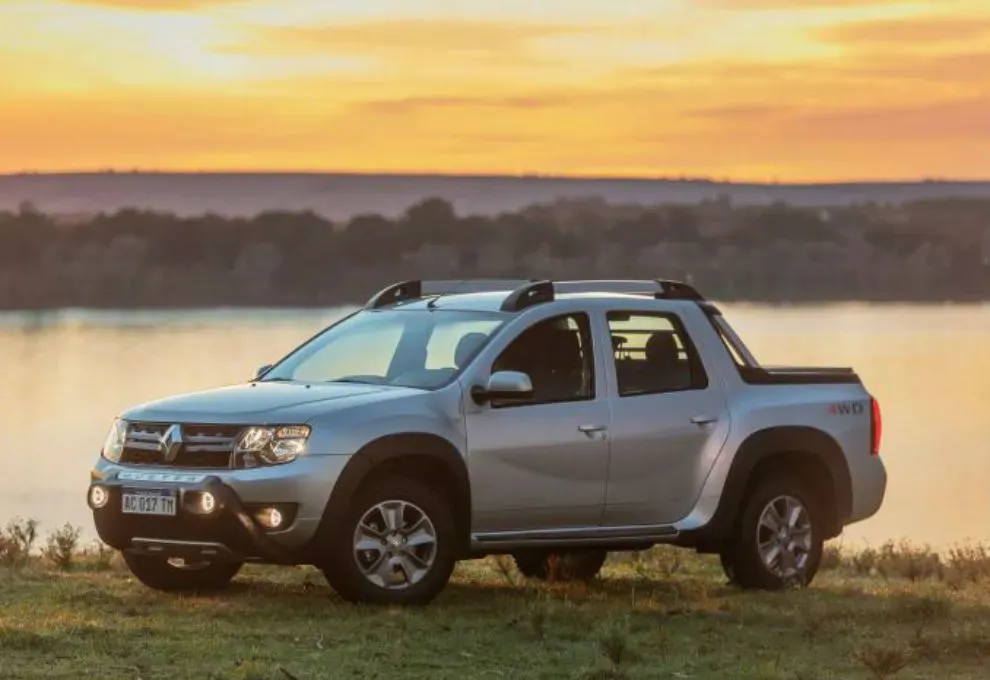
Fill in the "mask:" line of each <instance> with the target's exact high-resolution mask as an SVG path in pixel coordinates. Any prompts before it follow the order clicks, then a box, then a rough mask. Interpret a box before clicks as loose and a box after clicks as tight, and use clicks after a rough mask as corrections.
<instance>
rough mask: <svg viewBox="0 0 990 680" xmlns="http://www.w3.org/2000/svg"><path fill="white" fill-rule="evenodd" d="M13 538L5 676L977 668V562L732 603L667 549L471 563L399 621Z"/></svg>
mask: <svg viewBox="0 0 990 680" xmlns="http://www.w3.org/2000/svg"><path fill="white" fill-rule="evenodd" d="M14 524H17V523H14ZM14 524H12V525H10V526H8V529H7V530H3V531H0V565H2V566H0V659H2V666H0V676H2V677H4V678H41V677H46V678H101V679H102V678H127V679H130V680H134V679H135V678H142V679H143V680H151V679H153V678H231V679H240V680H247V679H259V680H260V679H279V680H293V679H298V680H304V679H311V678H400V677H401V678H430V679H433V678H437V679H441V678H511V679H516V678H520V679H523V678H574V679H577V680H585V679H588V680H590V679H594V678H601V679H613V680H623V679H628V680H634V679H637V678H733V679H744V678H760V679H763V678H786V679H790V680H811V679H823V678H879V679H885V678H898V679H903V678H983V677H986V670H985V669H986V667H987V665H988V664H990V556H988V554H987V552H986V551H985V550H983V549H981V548H969V549H966V550H962V551H956V552H950V553H949V554H947V555H945V556H943V555H939V554H936V553H933V552H931V551H929V550H926V549H923V548H914V547H911V546H907V545H893V544H890V545H886V546H882V547H881V548H879V549H875V550H873V551H872V552H871V553H870V554H869V555H868V556H865V557H864V554H863V553H856V554H844V553H842V552H841V551H839V550H837V549H835V548H831V547H830V549H829V551H828V554H827V556H826V557H827V559H826V562H825V567H826V568H825V569H824V570H823V571H822V572H821V573H820V575H819V577H818V579H816V581H815V582H814V584H813V586H812V587H810V588H807V589H801V590H792V591H788V592H782V593H749V592H742V591H740V590H738V589H737V588H734V587H732V586H729V585H727V584H726V583H725V579H724V578H723V576H722V574H721V570H720V569H719V566H718V562H717V559H712V558H711V557H708V556H698V555H695V554H693V553H691V552H688V551H683V550H677V549H674V548H656V549H653V550H651V551H647V552H643V553H635V554H629V553H624V554H616V555H613V556H612V558H611V559H610V560H609V562H608V563H607V564H606V566H605V569H604V570H603V574H602V578H601V579H600V580H598V581H595V582H593V583H591V584H581V583H570V584H568V583H549V584H546V583H534V582H532V581H528V580H526V579H523V578H522V577H520V576H519V574H518V573H517V572H515V571H514V570H513V569H512V567H511V566H510V564H511V563H510V562H508V561H507V560H505V559H496V558H488V559H486V560H478V561H473V562H465V563H462V564H460V565H459V566H458V569H457V571H456V573H455V576H454V579H453V580H452V582H451V583H450V585H449V587H448V588H447V590H446V591H445V592H444V593H443V594H442V595H441V596H440V597H439V598H438V599H437V600H436V601H435V602H434V603H433V604H432V605H430V606H428V607H425V608H421V609H408V610H407V609H399V608H375V607H367V606H358V605H351V604H346V603H344V602H343V601H341V600H340V598H338V597H337V596H336V595H335V594H334V593H333V591H331V590H330V589H329V588H328V587H327V586H326V585H325V583H324V582H323V579H322V576H321V575H320V574H319V572H317V571H316V570H315V569H312V568H309V567H298V568H275V567H260V566H253V567H246V568H245V569H244V570H243V572H242V573H241V575H240V576H239V577H238V579H237V580H236V581H235V582H234V584H233V585H232V586H231V588H230V589H229V590H228V591H226V592H225V593H223V594H219V595H211V596H192V595H187V596H178V595H168V594H162V593H157V592H155V591H151V590H148V589H147V588H145V587H143V586H141V585H140V584H139V583H137V582H136V581H135V580H134V579H133V578H132V577H131V576H130V575H129V573H128V572H127V571H126V569H124V568H123V567H122V564H121V562H120V559H119V557H118V556H116V555H114V554H112V553H109V552H107V551H106V550H105V549H102V548H100V547H98V546H92V547H89V548H82V547H80V546H79V545H78V535H75V538H74V540H70V539H72V531H73V530H72V528H71V527H64V528H63V529H61V530H59V531H57V532H55V534H53V535H50V536H49V537H48V540H47V542H45V543H44V546H43V547H42V548H41V549H40V550H35V551H31V550H27V551H26V552H27V553H28V554H27V555H26V556H25V554H24V553H25V551H24V550H23V548H24V547H25V546H23V545H22V546H20V548H18V547H16V544H17V541H18V539H17V538H11V537H12V536H15V535H17V532H16V531H12V529H11V527H13V526H14ZM20 528H21V529H22V530H23V529H24V523H20ZM29 533H30V532H27V531H22V532H21V534H20V535H21V536H22V537H23V538H26V537H28V534H29ZM34 533H35V534H36V532H34ZM35 538H37V536H36V535H35ZM33 540H34V539H32V541H33ZM10 545H15V547H14V548H12V549H11V548H10V547H9V546H10ZM8 555H14V556H15V557H16V559H10V560H8V559H7V557H6V556H8Z"/></svg>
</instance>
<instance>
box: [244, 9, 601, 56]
mask: <svg viewBox="0 0 990 680" xmlns="http://www.w3.org/2000/svg"><path fill="white" fill-rule="evenodd" d="M580 30H581V29H580V28H578V27H574V26H567V25H556V24H532V23H522V22H507V21H506V22H500V21H483V20H452V19H404V20H381V21H368V22H361V23H351V24H334V25H324V26H289V27H277V28H267V29H262V30H259V31H256V32H255V33H254V34H252V35H250V36H249V37H248V39H247V40H246V41H245V42H243V43H241V44H239V45H236V46H230V47H228V48H227V49H228V50H229V51H231V52H244V53H248V54H255V55H282V56H285V55H334V54H336V55H342V54H349V55H361V56H368V55H378V56H389V57H395V58H401V59H408V58H410V57H413V58H416V59H421V60H422V59H425V60H429V61H439V60H447V59H451V58H468V59H486V60H496V61H503V62H505V61H514V60H519V59H523V60H526V61H534V62H535V61H539V58H538V57H537V56H536V53H535V52H534V50H533V49H532V47H533V43H534V42H536V41H538V40H540V39H545V38H551V37H555V36H561V35H570V34H575V33H579V32H580Z"/></svg>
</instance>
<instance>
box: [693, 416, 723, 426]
mask: <svg viewBox="0 0 990 680" xmlns="http://www.w3.org/2000/svg"><path fill="white" fill-rule="evenodd" d="M717 420H718V418H717V417H715V416H694V417H693V418H691V422H692V423H694V424H695V425H711V424H712V423H714V422H715V421H717Z"/></svg>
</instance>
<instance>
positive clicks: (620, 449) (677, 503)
mask: <svg viewBox="0 0 990 680" xmlns="http://www.w3.org/2000/svg"><path fill="white" fill-rule="evenodd" d="M603 321H604V324H605V327H606V328H607V332H608V334H609V336H610V337H611V341H612V348H613V351H612V356H611V361H609V362H608V363H609V365H608V367H607V370H608V374H609V385H608V398H609V404H610V407H611V427H610V430H609V431H610V433H611V457H610V462H609V471H608V482H607V489H606V503H605V515H604V518H605V519H604V523H605V525H606V526H624V525H637V524H670V523H673V522H675V521H677V520H679V519H681V518H682V517H684V516H685V515H686V514H687V513H688V512H689V511H690V509H691V508H692V507H693V505H694V503H695V500H696V499H697V497H698V494H699V493H700V491H701V488H702V485H703V483H704V481H705V477H706V476H707V474H708V472H709V470H710V469H711V465H712V463H713V461H714V460H715V456H716V455H717V453H718V451H719V449H721V447H722V445H723V444H724V443H725V440H726V438H727V436H728V431H729V412H728V407H727V403H726V399H725V396H724V394H723V393H722V391H721V389H720V388H719V386H718V384H717V382H716V381H715V380H713V379H711V378H710V377H709V372H708V371H707V370H706V367H705V365H704V362H703V361H702V358H701V357H700V355H699V353H698V352H697V350H696V348H695V345H694V343H693V342H692V341H691V338H690V337H689V336H688V334H687V332H686V330H685V327H684V324H683V323H682V321H681V319H680V318H679V317H678V316H677V315H676V314H674V313H661V312H655V311H648V310H621V309H614V310H611V311H608V312H607V313H606V315H605V318H604V320H603Z"/></svg>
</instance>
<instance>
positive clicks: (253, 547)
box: [86, 456, 337, 564]
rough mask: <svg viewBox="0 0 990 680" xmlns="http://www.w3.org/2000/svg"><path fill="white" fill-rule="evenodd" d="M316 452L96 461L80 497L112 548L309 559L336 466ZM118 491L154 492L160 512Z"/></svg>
mask: <svg viewBox="0 0 990 680" xmlns="http://www.w3.org/2000/svg"><path fill="white" fill-rule="evenodd" d="M322 458H323V460H322V461H315V460H313V459H310V460H308V461H306V462H305V463H303V462H302V461H297V462H296V463H301V464H299V465H297V464H296V463H290V464H288V465H284V466H277V468H269V469H254V470H246V471H230V472H227V471H202V472H200V471H193V470H153V469H148V468H146V467H145V468H135V467H128V466H120V465H114V464H108V463H106V462H105V461H101V462H100V463H99V464H98V465H97V467H96V468H95V469H94V470H93V472H92V474H91V482H90V485H89V489H88V491H87V494H86V499H87V503H88V505H89V507H90V509H91V510H92V512H93V521H94V523H95V525H96V531H97V533H98V534H99V536H100V539H101V540H102V541H103V542H104V543H106V544H107V545H109V546H110V547H112V548H115V549H117V550H122V551H128V552H135V553H141V554H147V555H157V556H161V557H165V558H183V559H186V560H194V561H198V560H209V561H237V562H268V563H277V564H298V563H305V562H310V561H312V556H311V555H310V554H309V552H310V550H309V549H310V547H311V546H310V543H311V539H312V538H313V536H314V535H315V533H316V530H317V528H318V526H319V523H320V520H321V517H322V514H323V508H324V507H325V505H326V501H327V499H328V498H329V494H330V490H331V488H332V486H333V481H334V479H335V476H336V475H335V472H336V470H335V468H337V465H336V464H331V465H325V464H324V463H328V462H330V461H329V460H328V459H330V458H337V457H332V456H330V457H322ZM333 463H337V461H333ZM125 494H127V495H128V496H129V497H130V498H133V497H134V496H135V495H141V494H150V495H152V496H159V497H160V498H159V503H160V505H157V506H156V508H155V509H156V510H157V511H158V513H159V514H150V513H148V512H147V510H148V508H144V509H145V510H146V512H144V513H136V512H134V510H135V509H137V508H135V507H130V506H129V507H125V502H124V497H125ZM131 506H133V503H132V504H131Z"/></svg>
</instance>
